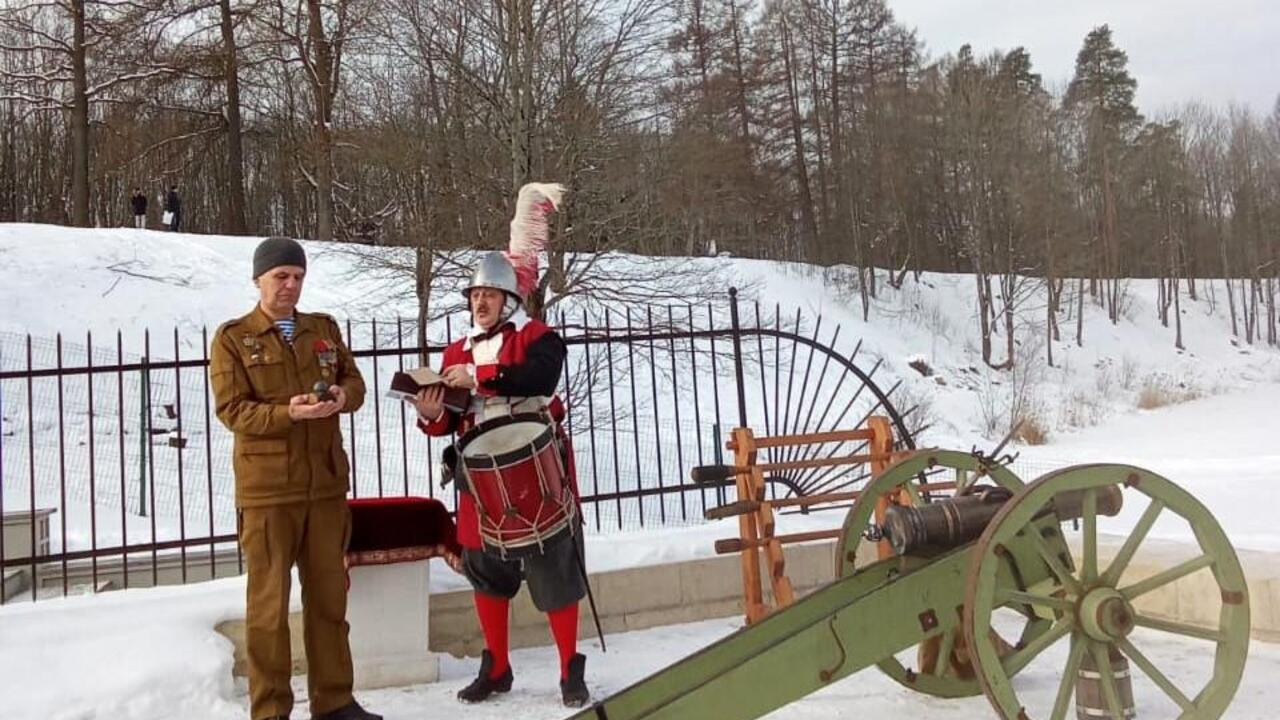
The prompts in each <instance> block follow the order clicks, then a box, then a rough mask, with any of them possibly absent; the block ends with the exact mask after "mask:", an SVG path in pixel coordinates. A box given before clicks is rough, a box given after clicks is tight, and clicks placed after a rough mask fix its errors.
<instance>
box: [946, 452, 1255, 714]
mask: <svg viewBox="0 0 1280 720" xmlns="http://www.w3.org/2000/svg"><path fill="white" fill-rule="evenodd" d="M1109 485H1114V486H1119V487H1120V488H1122V490H1124V491H1125V492H1124V495H1125V499H1126V500H1127V501H1129V502H1135V501H1139V502H1140V501H1141V500H1142V499H1147V500H1148V501H1149V502H1148V504H1147V506H1146V510H1145V511H1144V513H1143V515H1142V517H1141V519H1140V520H1139V521H1138V524H1137V526H1136V527H1135V528H1134V530H1133V532H1132V533H1131V534H1130V535H1129V536H1128V538H1126V539H1125V541H1124V543H1123V544H1122V546H1121V548H1120V550H1119V551H1118V552H1117V554H1116V557H1115V559H1114V560H1113V561H1112V562H1111V563H1110V565H1109V567H1107V568H1106V570H1102V569H1101V568H1099V567H1098V551H1097V497H1098V496H1097V491H1098V489H1100V488H1104V487H1106V486H1109ZM1066 490H1079V491H1084V492H1085V494H1084V501H1083V513H1082V517H1081V518H1080V520H1081V528H1082V542H1081V545H1082V553H1081V563H1080V567H1079V569H1072V568H1071V567H1069V566H1068V565H1067V564H1066V563H1064V562H1062V561H1061V559H1059V558H1058V557H1056V556H1054V555H1053V554H1052V551H1051V550H1050V549H1049V547H1048V545H1047V543H1045V542H1044V541H1043V539H1042V535H1041V533H1040V532H1033V533H1031V538H1032V541H1033V543H1034V544H1035V545H1037V546H1038V547H1037V551H1038V553H1039V554H1040V555H1041V556H1042V557H1043V558H1044V561H1045V563H1046V565H1047V566H1048V568H1049V570H1050V571H1051V572H1052V574H1053V575H1054V576H1056V581H1057V585H1058V591H1057V592H1053V593H1032V592H1023V591H1020V590H1019V589H1018V588H1016V587H1013V586H1011V585H1009V584H1008V583H1009V580H1008V578H1009V577H1010V573H1008V572H999V570H1000V568H1001V565H1002V563H1005V562H1006V560H1004V559H1003V557H1004V553H1002V552H1001V550H1002V549H1003V544H1004V543H1006V542H1009V541H1010V540H1011V539H1013V538H1014V536H1015V535H1018V534H1019V533H1021V532H1023V531H1024V529H1026V528H1028V527H1033V520H1035V519H1036V518H1037V517H1043V514H1042V513H1043V511H1044V510H1045V509H1046V508H1047V506H1048V504H1049V502H1050V501H1051V500H1052V498H1053V497H1054V496H1055V495H1056V494H1058V493H1060V492H1063V491H1066ZM1165 511H1168V512H1172V513H1175V514H1177V515H1179V516H1181V517H1182V518H1183V519H1185V520H1186V521H1187V522H1188V523H1189V524H1190V526H1191V530H1192V532H1193V534H1194V535H1195V538H1196V541H1197V543H1198V544H1199V547H1200V551H1201V554H1200V555H1199V556H1198V557H1196V558H1194V559H1192V560H1189V561H1187V562H1184V563H1181V564H1179V565H1177V566H1175V567H1173V568H1170V569H1168V570H1166V571H1163V572H1160V573H1157V574H1156V575H1153V576H1151V577H1149V578H1146V579H1143V580H1139V581H1137V582H1131V583H1126V582H1122V580H1123V579H1124V577H1123V576H1124V571H1125V569H1126V568H1127V567H1128V565H1129V562H1130V561H1131V560H1132V559H1133V555H1134V553H1135V552H1136V551H1137V550H1138V547H1139V546H1140V545H1141V544H1142V541H1143V539H1144V538H1145V537H1146V535H1147V533H1148V532H1149V531H1150V530H1151V526H1152V524H1153V523H1154V522H1155V520H1156V518H1157V517H1158V516H1159V515H1160V514H1161V513H1162V512H1165ZM1035 527H1039V525H1036V526H1035ZM1206 567H1207V568H1210V570H1211V571H1212V573H1213V578H1214V580H1215V581H1216V583H1217V585H1218V588H1219V590H1220V591H1221V593H1222V599H1223V602H1222V609H1221V612H1220V613H1219V616H1218V622H1217V627H1215V628H1201V627H1196V626H1191V625H1186V624H1182V623H1178V622H1171V621H1166V620H1160V619H1157V618H1154V617H1151V616H1149V615H1144V614H1143V613H1142V612H1140V611H1137V610H1135V609H1134V608H1133V605H1132V601H1134V600H1135V599H1136V598H1138V597H1139V596H1141V595H1144V594H1146V593H1148V592H1150V591H1152V590H1155V589H1157V588H1159V587H1161V586H1164V585H1167V584H1169V583H1172V582H1174V581H1176V580H1178V579H1179V578H1182V577H1185V576H1187V575H1190V574H1191V573H1193V572H1196V571H1197V570H1200V569H1202V568H1206ZM1014 602H1017V603H1019V604H1024V603H1029V604H1032V605H1034V606H1036V607H1038V608H1040V609H1042V610H1044V611H1046V612H1047V614H1050V615H1052V616H1054V617H1056V620H1055V622H1054V624H1053V627H1052V629H1051V630H1049V632H1047V633H1045V634H1044V635H1041V636H1040V637H1039V638H1037V639H1035V640H1034V641H1033V642H1031V643H1027V644H1026V645H1021V646H1019V648H1018V649H1017V650H1016V651H1015V652H1014V653H1012V654H1010V655H1006V656H1004V657H1000V655H999V653H998V648H997V647H996V646H995V645H994V644H993V643H991V642H989V641H988V637H989V631H990V629H991V616H992V612H993V611H995V610H996V609H998V608H1000V607H1002V606H1009V605H1011V604H1013V603H1014ZM1135 625H1136V626H1142V627H1147V628H1151V629H1154V630H1158V631H1162V632H1166V633H1172V634H1174V635H1181V636H1184V637H1190V638H1198V639H1202V640H1205V641H1208V642H1211V643H1213V644H1214V653H1213V659H1212V669H1213V674H1212V677H1211V678H1210V680H1209V681H1208V682H1207V683H1206V685H1205V686H1204V688H1203V689H1201V690H1200V691H1199V692H1196V693H1193V694H1189V695H1188V694H1183V692H1182V691H1181V690H1180V689H1179V688H1178V687H1177V686H1176V685H1175V684H1174V683H1173V682H1172V681H1171V680H1170V679H1169V678H1168V677H1167V676H1166V675H1165V674H1164V673H1162V672H1161V671H1160V670H1159V668H1157V667H1156V666H1155V665H1154V664H1153V663H1152V662H1151V660H1150V659H1149V658H1147V657H1146V656H1145V655H1143V654H1142V652H1141V651H1140V650H1139V649H1138V648H1136V647H1135V646H1134V645H1133V643H1132V642H1130V640H1129V638H1128V635H1129V633H1130V632H1131V631H1132V629H1133V627H1134V626H1135ZM964 632H965V637H966V640H967V641H968V643H969V647H970V648H972V649H973V661H974V665H975V670H976V671H977V678H978V681H979V682H980V683H981V684H982V689H983V691H984V692H985V693H986V695H987V698H988V699H989V700H990V701H991V704H992V706H994V707H995V710H996V713H997V714H998V715H999V716H1000V717H1002V718H1006V719H1007V720H1015V719H1016V720H1029V719H1030V718H1033V717H1034V718H1045V717H1048V718H1050V719H1051V720H1062V719H1063V718H1065V717H1066V716H1067V712H1068V709H1069V708H1068V706H1069V705H1070V704H1071V699H1072V696H1073V694H1074V688H1075V679H1076V677H1077V674H1078V672H1079V668H1080V663H1081V660H1082V657H1083V655H1084V653H1086V652H1088V653H1090V655H1091V656H1092V659H1093V660H1094V663H1095V667H1097V668H1100V669H1101V672H1100V677H1101V681H1102V682H1101V684H1102V691H1103V693H1102V694H1103V697H1104V698H1105V702H1106V705H1107V712H1108V713H1109V714H1110V717H1112V718H1114V719H1115V720H1120V719H1121V718H1122V716H1123V710H1122V708H1121V699H1120V697H1119V694H1118V691H1117V688H1116V685H1115V677H1114V676H1113V674H1112V672H1111V670H1110V667H1111V665H1110V662H1109V659H1108V658H1109V657H1113V656H1114V655H1111V654H1110V653H1111V652H1112V650H1118V651H1119V652H1120V653H1123V655H1124V656H1125V657H1126V658H1128V660H1129V662H1130V663H1132V664H1133V665H1137V666H1138V668H1140V669H1141V670H1142V671H1143V673H1144V674H1145V675H1146V676H1147V677H1148V678H1150V679H1151V681H1152V682H1153V683H1154V684H1155V685H1156V686H1158V687H1159V688H1160V689H1161V690H1162V691H1163V692H1164V693H1165V694H1166V695H1167V696H1168V697H1169V698H1170V699H1171V700H1173V702H1174V703H1176V704H1177V705H1178V706H1179V707H1180V708H1181V709H1182V713H1181V715H1179V717H1180V718H1184V719H1187V720H1191V719H1195V720H1202V719H1205V718H1217V717H1220V716H1221V715H1222V713H1223V712H1224V711H1225V710H1226V708H1227V705H1228V704H1229V703H1230V702H1231V699H1232V697H1233V696H1234V695H1235V691H1236V688H1237V686H1238V685H1239V684H1240V676H1241V674H1242V673H1243V672H1244V663H1245V658H1246V656H1247V654H1248V646H1249V596H1248V591H1247V588H1246V585H1245V578H1244V573H1243V572H1242V571H1241V569H1240V562H1239V560H1238V559H1237V558H1236V554H1235V551H1234V550H1233V549H1232V548H1231V544H1230V543H1229V542H1228V541H1227V536H1226V534H1225V533H1223V531H1222V527H1221V526H1219V525H1218V523H1217V521H1216V520H1214V518H1213V516H1212V515H1210V514H1209V511H1208V510H1206V509H1205V507H1204V506H1203V505H1201V504H1200V502H1199V501H1197V500H1196V499H1195V498H1194V497H1192V496H1191V495H1190V494H1189V493H1187V492H1186V491H1185V490H1183V489H1182V488H1180V487H1178V486H1177V485H1174V484H1173V483H1172V482H1170V481H1168V480H1166V479H1165V478H1163V477H1161V476H1159V475H1156V474H1155V473H1152V472H1149V471H1147V470H1142V469H1140V468H1136V467H1131V466H1127V465H1079V466H1075V467H1070V468H1066V469H1063V470H1059V471H1057V472H1052V473H1049V474H1047V475H1045V476H1043V477H1041V478H1040V479H1038V480H1036V481H1035V482H1034V483H1032V484H1030V485H1028V486H1027V487H1025V488H1024V489H1023V490H1022V491H1020V492H1019V493H1017V494H1016V495H1014V497H1013V498H1011V499H1010V500H1009V501H1008V502H1007V503H1005V505H1004V506H1003V507H1002V508H1001V509H1000V511H999V512H998V513H997V514H996V516H995V517H994V518H993V519H992V521H991V523H990V524H989V525H988V526H987V529H986V531H985V532H984V533H983V534H982V537H981V538H979V540H978V543H977V545H976V546H975V548H974V550H973V556H972V559H971V561H970V565H969V571H968V579H967V587H966V595H965V607H964ZM1059 640H1066V641H1068V642H1069V643H1070V651H1069V653H1068V659H1067V664H1066V667H1065V668H1064V669H1063V673H1062V680H1061V682H1060V683H1059V685H1058V691H1057V694H1056V696H1055V699H1054V703H1053V706H1052V708H1049V709H1046V711H1045V712H1039V713H1033V712H1032V710H1030V709H1028V708H1026V707H1025V704H1024V703H1023V702H1022V701H1020V700H1019V698H1018V695H1017V692H1016V691H1015V689H1014V687H1013V683H1012V682H1011V679H1012V677H1013V675H1015V674H1016V673H1017V672H1018V671H1019V670H1021V669H1023V668H1024V667H1026V665H1027V664H1028V663H1030V662H1031V661H1032V660H1033V659H1034V658H1035V656H1037V655H1038V654H1040V653H1041V652H1043V651H1044V650H1046V649H1048V648H1049V647H1050V646H1052V645H1053V644H1054V643H1056V642H1058V641H1059ZM1207 649H1208V648H1207V647H1206V650H1207ZM1206 661H1207V653H1206ZM1138 710H1139V712H1140V713H1141V708H1138Z"/></svg>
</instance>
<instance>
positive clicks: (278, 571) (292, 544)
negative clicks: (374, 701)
mask: <svg viewBox="0 0 1280 720" xmlns="http://www.w3.org/2000/svg"><path fill="white" fill-rule="evenodd" d="M240 521H241V528H240V545H241V547H242V548H243V549H244V558H245V565H246V567H247V569H248V574H249V586H248V593H247V598H246V609H245V635H246V637H245V644H246V646H247V652H248V656H249V657H248V659H249V701H250V708H249V710H250V714H251V717H252V718H253V720H259V719H260V718H269V717H272V716H274V715H286V716H287V715H288V714H289V713H290V712H291V711H292V710H293V690H292V688H291V687H290V685H289V680H290V676H291V674H292V673H291V669H292V658H291V657H290V652H289V585H290V569H291V568H292V567H293V566H294V565H295V564H296V565H297V566H298V579H299V580H300V581H301V584H302V619H303V628H304V629H303V633H304V645H305V647H306V652H307V690H308V695H309V697H310V700H311V713H312V714H313V715H318V714H321V713H325V712H329V711H331V710H336V709H337V708H340V707H342V706H343V705H346V704H347V703H349V702H351V699H352V696H351V682H352V679H351V648H350V647H349V645H348V644H347V629H348V628H347V620H346V615H347V572H346V567H345V565H344V562H343V559H344V556H345V554H346V548H347V542H348V541H349V540H350V538H351V511H350V510H349V509H348V508H347V501H346V498H334V499H332V500H320V501H315V502H302V503H289V504H286V505H274V506H268V507H252V508H243V509H242V510H241V514H240Z"/></svg>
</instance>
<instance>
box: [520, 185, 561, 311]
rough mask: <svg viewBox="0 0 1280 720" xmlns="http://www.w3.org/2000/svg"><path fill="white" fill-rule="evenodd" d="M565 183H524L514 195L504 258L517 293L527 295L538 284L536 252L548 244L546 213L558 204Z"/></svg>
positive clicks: (553, 209)
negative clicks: (507, 262) (514, 278)
mask: <svg viewBox="0 0 1280 720" xmlns="http://www.w3.org/2000/svg"><path fill="white" fill-rule="evenodd" d="M564 193H565V187H564V186H563V185H561V184H559V183H527V184H525V185H524V186H523V187H521V188H520V194H519V195H517V196H516V212H515V217H513V218H511V244H510V246H509V247H508V248H507V253H506V254H507V259H508V260H510V261H511V266H512V267H513V268H515V271H516V285H517V286H518V287H519V288H520V295H521V296H523V297H525V298H528V297H529V293H531V292H533V289H534V287H536V286H537V284H538V253H540V252H542V251H543V250H544V249H546V247H547V236H548V232H547V216H549V215H550V214H551V213H552V212H555V211H556V210H558V209H559V208H560V202H561V198H563V197H564Z"/></svg>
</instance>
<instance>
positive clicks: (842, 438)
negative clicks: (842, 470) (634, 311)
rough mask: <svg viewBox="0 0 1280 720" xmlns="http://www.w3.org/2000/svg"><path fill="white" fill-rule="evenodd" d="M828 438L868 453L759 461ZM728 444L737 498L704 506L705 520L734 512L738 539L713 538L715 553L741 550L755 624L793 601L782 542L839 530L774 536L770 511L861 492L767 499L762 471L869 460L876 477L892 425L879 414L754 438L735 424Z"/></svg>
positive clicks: (879, 512)
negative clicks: (841, 426) (832, 427)
mask: <svg viewBox="0 0 1280 720" xmlns="http://www.w3.org/2000/svg"><path fill="white" fill-rule="evenodd" d="M831 442H837V443H843V442H864V443H866V446H867V448H868V450H869V451H868V452H866V453H863V454H854V455H845V456H837V457H830V458H822V459H814V460H796V461H791V462H778V463H764V464H761V463H758V462H757V459H758V458H757V455H758V452H759V451H760V450H762V449H767V448H778V447H789V446H799V445H815V444H820V443H831ZM726 447H727V448H728V449H729V450H732V451H733V452H734V466H733V467H732V468H727V469H726V470H727V472H730V473H732V475H733V478H734V486H735V487H736V488H737V491H738V499H737V502H734V503H730V504H728V505H724V506H721V507H719V508H712V509H710V510H708V511H707V517H708V519H719V518H727V517H731V516H733V515H737V516H738V537H737V538H731V539H727V540H718V541H716V552H717V553H720V554H728V553H734V552H736V553H740V555H741V558H742V596H743V602H744V605H745V607H746V619H747V624H753V623H756V622H759V621H760V620H762V619H764V618H765V617H766V616H768V615H769V614H770V613H772V612H774V611H776V610H779V609H781V608H785V607H787V606H789V605H791V604H792V603H794V602H795V590H794V588H793V587H792V586H791V580H790V579H789V578H788V577H787V574H786V558H785V557H784V555H783V552H782V546H783V545H785V544H788V543H796V542H809V541H813V540H825V539H829V538H836V537H839V536H840V533H841V529H840V528H834V529H832V530H819V531H813V532H803V533H793V534H790V535H777V534H775V533H774V527H775V522H774V514H773V513H774V509H775V508H781V507H812V506H815V505H821V504H824V503H836V502H850V501H853V500H856V499H857V497H858V495H859V493H858V492H856V491H850V492H838V493H827V494H823V495H810V496H804V497H792V498H784V499H780V500H772V501H771V500H767V499H766V497H765V473H767V472H776V471H782V470H801V469H808V468H815V467H836V466H848V465H858V464H863V463H869V464H870V468H871V473H872V476H873V477H874V476H875V475H878V474H879V473H880V472H882V471H883V470H884V468H885V467H887V466H888V465H890V464H891V463H892V462H893V460H894V459H895V456H894V453H893V429H892V426H891V425H890V423H889V420H888V418H885V417H879V416H875V417H871V418H869V419H868V421H867V425H866V427H865V428H859V429H856V430H839V431H832V432H823V433H811V434H807V435H780V436H775V437H759V438H758V437H755V434H754V433H752V431H751V429H750V428H736V429H734V431H733V433H732V435H731V439H730V440H729V442H728V443H727V444H726ZM882 502H883V503H884V507H880V506H877V508H876V518H877V520H880V519H882V518H883V513H884V509H885V508H887V507H888V503H889V502H890V500H889V499H884V500H882ZM888 551H889V548H888V543H887V542H882V543H881V548H880V553H881V557H884V556H885V555H886V553H887V552H888ZM762 553H763V556H764V560H765V569H766V573H767V575H768V578H769V584H770V587H771V588H772V590H773V601H774V602H773V606H772V607H770V606H769V605H768V604H767V603H766V602H765V599H764V590H763V586H762V583H761V578H760V574H761V573H760V559H761V554H762Z"/></svg>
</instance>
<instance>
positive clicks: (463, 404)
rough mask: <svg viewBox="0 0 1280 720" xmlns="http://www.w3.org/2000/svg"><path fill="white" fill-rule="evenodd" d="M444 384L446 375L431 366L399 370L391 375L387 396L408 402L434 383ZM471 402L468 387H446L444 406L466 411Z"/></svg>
mask: <svg viewBox="0 0 1280 720" xmlns="http://www.w3.org/2000/svg"><path fill="white" fill-rule="evenodd" d="M442 384H444V376H442V375H441V374H440V373H438V372H436V371H435V370H432V369H431V368H429V367H420V368H415V369H413V370H405V371H403V372H397V373H396V374H394V375H392V376H391V387H390V389H388V390H387V397H393V398H396V399H399V400H404V401H406V402H408V401H411V400H413V399H414V398H415V397H417V395H418V393H419V392H420V391H422V390H425V389H426V388H429V387H431V386H433V385H442ZM470 404H471V391H470V390H467V389H466V388H451V387H447V386H446V387H445V391H444V406H445V407H446V408H447V409H449V410H452V411H453V412H457V413H464V412H466V411H467V407H468V406H469V405H470Z"/></svg>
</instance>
